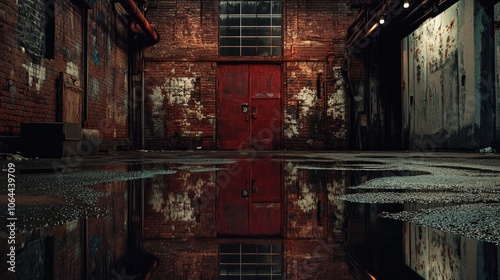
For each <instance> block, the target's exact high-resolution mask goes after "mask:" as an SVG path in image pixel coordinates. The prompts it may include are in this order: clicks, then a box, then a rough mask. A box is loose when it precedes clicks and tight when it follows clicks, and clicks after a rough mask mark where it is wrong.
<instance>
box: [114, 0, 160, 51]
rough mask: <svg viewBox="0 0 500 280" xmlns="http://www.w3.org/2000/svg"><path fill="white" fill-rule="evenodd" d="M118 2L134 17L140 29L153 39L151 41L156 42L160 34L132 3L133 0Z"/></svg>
mask: <svg viewBox="0 0 500 280" xmlns="http://www.w3.org/2000/svg"><path fill="white" fill-rule="evenodd" d="M120 4H121V5H122V6H123V8H125V10H126V11H127V13H129V15H130V16H132V18H133V19H134V21H135V22H137V24H139V26H140V28H141V29H142V31H143V32H144V33H145V34H146V35H147V36H148V37H149V38H151V39H152V40H153V43H154V44H156V43H158V42H159V41H160V36H159V35H158V33H157V32H156V30H154V29H153V27H152V26H151V24H150V23H149V22H148V20H147V19H146V18H145V17H144V15H143V14H142V12H141V11H140V10H139V7H137V5H136V4H135V3H134V0H120Z"/></svg>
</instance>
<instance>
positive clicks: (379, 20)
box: [378, 14, 385, 24]
mask: <svg viewBox="0 0 500 280" xmlns="http://www.w3.org/2000/svg"><path fill="white" fill-rule="evenodd" d="M378 22H379V23H380V24H384V23H385V15H384V14H382V15H380V17H379V19H378Z"/></svg>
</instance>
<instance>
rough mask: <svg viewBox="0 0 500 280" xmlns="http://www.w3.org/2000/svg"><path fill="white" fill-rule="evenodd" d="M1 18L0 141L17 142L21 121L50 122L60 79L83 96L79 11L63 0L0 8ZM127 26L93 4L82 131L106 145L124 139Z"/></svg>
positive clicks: (114, 12)
mask: <svg viewBox="0 0 500 280" xmlns="http://www.w3.org/2000/svg"><path fill="white" fill-rule="evenodd" d="M0 17H1V18H2V25H1V26H0V54H1V56H2V58H3V62H2V64H1V66H0V113H1V122H0V135H4V136H5V135H13V136H15V135H19V133H20V123H21V122H54V121H56V112H57V108H56V107H57V105H56V78H57V76H58V75H59V73H60V72H65V73H67V74H69V75H71V76H72V77H73V78H74V85H75V86H76V87H78V88H80V89H82V90H83V88H84V84H83V83H84V78H85V77H84V74H85V73H84V71H83V69H84V67H83V63H84V58H83V49H84V39H83V38H84V37H83V30H84V29H83V23H82V18H83V11H82V8H81V7H79V6H78V5H76V4H74V2H72V1H69V0H55V1H53V2H51V1H44V0H29V1H19V2H16V1H1V3H0ZM126 22H127V19H126V18H125V16H124V11H123V9H122V7H121V6H120V5H118V4H111V3H110V2H107V1H94V2H93V4H92V9H90V10H89V33H88V34H87V35H88V39H89V52H88V53H89V60H90V61H89V103H88V122H87V124H86V125H87V127H89V128H96V129H99V130H100V131H101V136H102V137H104V138H105V139H109V140H115V139H126V138H128V124H127V114H128V103H127V96H128V85H127V75H128V68H127V60H128V57H127V55H128V47H127V40H128V39H127V37H128V34H127V28H128V26H127V24H126ZM51 29H52V32H53V37H52V39H51V35H50V34H51ZM51 43H53V44H51ZM82 121H83V120H82Z"/></svg>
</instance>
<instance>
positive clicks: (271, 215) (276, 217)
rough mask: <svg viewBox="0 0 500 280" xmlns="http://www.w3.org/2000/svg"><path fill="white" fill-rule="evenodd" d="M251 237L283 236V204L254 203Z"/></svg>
mask: <svg viewBox="0 0 500 280" xmlns="http://www.w3.org/2000/svg"><path fill="white" fill-rule="evenodd" d="M250 211H251V213H252V214H251V220H250V223H251V224H250V234H251V235H269V236H270V235H280V234H281V203H252V208H251V210H250Z"/></svg>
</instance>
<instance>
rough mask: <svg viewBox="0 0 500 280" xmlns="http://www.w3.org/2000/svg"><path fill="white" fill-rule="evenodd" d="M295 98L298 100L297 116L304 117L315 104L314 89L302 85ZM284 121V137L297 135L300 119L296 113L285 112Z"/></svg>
mask: <svg viewBox="0 0 500 280" xmlns="http://www.w3.org/2000/svg"><path fill="white" fill-rule="evenodd" d="M296 98H297V101H298V102H297V104H298V108H297V110H299V111H300V112H299V118H306V117H307V116H308V115H309V114H310V113H311V112H312V108H314V106H316V100H317V95H316V90H312V89H310V88H309V87H304V88H302V89H301V90H300V91H299V92H298V93H297V95H296ZM284 123H285V127H286V128H285V130H284V135H285V137H286V138H293V137H295V136H299V128H300V120H299V119H297V117H296V115H294V114H292V113H289V112H285V116H284Z"/></svg>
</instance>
